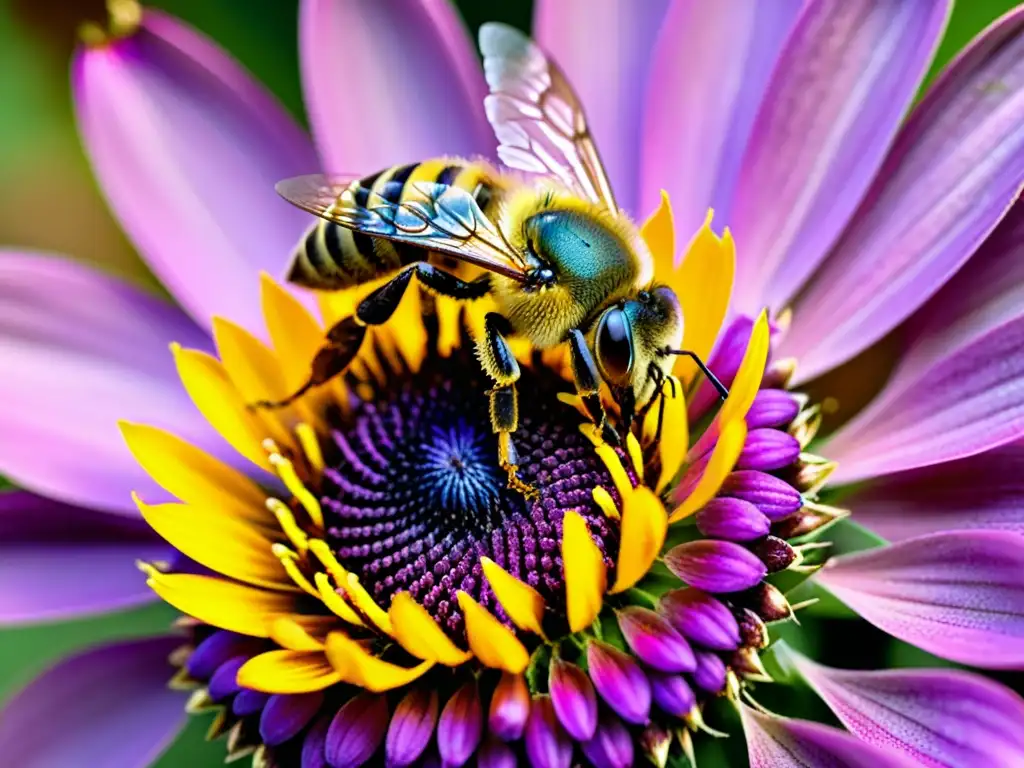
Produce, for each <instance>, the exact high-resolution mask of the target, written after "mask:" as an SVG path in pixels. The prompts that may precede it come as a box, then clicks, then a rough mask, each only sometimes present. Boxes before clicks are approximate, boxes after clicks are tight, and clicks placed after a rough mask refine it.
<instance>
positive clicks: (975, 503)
mask: <svg viewBox="0 0 1024 768" xmlns="http://www.w3.org/2000/svg"><path fill="white" fill-rule="evenodd" d="M843 504H845V505H847V506H849V507H850V508H851V509H853V510H856V514H857V522H858V523H859V524H861V525H864V526H866V527H868V528H870V529H871V530H872V531H874V532H875V533H877V534H879V535H881V536H883V537H885V538H886V539H889V540H890V541H902V540H903V539H909V538H912V537H914V536H922V535H924V534H927V533H938V532H940V531H946V530H954V529H958V528H960V529H968V528H986V529H989V530H1006V531H1015V532H1016V533H1024V443H1020V442H1018V443H1012V444H1010V445H1004V446H1002V447H1000V448H994V449H993V450H991V451H986V452H985V453H979V454H977V455H975V456H969V457H968V458H966V459H960V460H958V461H950V462H947V463H945V464H937V465H935V466H932V467H922V468H920V469H911V470H908V471H906V472H898V473H896V474H894V475H886V476H884V477H878V478H875V479H873V480H872V481H871V482H870V483H865V484H864V485H863V486H860V487H857V488H856V489H855V490H854V492H853V493H852V494H851V495H849V496H844V497H843Z"/></svg>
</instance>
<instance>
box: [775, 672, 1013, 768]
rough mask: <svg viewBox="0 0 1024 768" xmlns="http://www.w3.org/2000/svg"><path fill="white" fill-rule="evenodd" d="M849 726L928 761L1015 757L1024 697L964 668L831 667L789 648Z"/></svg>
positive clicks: (999, 761)
mask: <svg viewBox="0 0 1024 768" xmlns="http://www.w3.org/2000/svg"><path fill="white" fill-rule="evenodd" d="M790 658H791V659H792V660H793V662H794V663H795V664H796V667H797V669H798V670H799V671H800V674H801V675H802V676H803V677H804V679H805V680H807V682H808V683H810V685H811V686H812V687H813V688H814V690H815V691H817V692H818V694H819V695H820V696H821V697H822V698H823V699H824V700H825V703H826V704H828V705H829V707H830V708H831V709H832V711H833V712H835V713H836V716H837V717H838V718H839V719H840V720H841V721H842V723H843V725H845V726H846V727H847V728H848V729H849V730H851V731H852V732H853V733H855V734H856V735H857V736H859V737H860V738H861V739H863V740H864V741H866V742H867V743H868V744H873V745H874V746H877V747H880V748H883V749H895V750H898V751H899V752H901V753H903V754H904V755H906V756H907V757H908V758H911V759H913V760H915V761H917V762H918V763H921V764H922V765H928V766H936V767H939V766H960V765H993V766H995V765H1007V766H1008V765H1013V764H1014V763H1015V761H1017V760H1019V759H1020V757H1021V755H1024V731H1022V730H1021V727H1020V726H1021V723H1024V700H1022V699H1021V698H1020V697H1019V696H1018V695H1017V694H1015V693H1013V692H1011V691H1010V690H1009V689H1008V688H1004V687H1002V686H1001V685H999V684H998V683H994V682H992V681H991V680H987V679H985V678H983V677H981V676H980V675H973V674H970V673H968V672H960V671H958V670H930V669H924V670H919V669H905V670H904V669H901V670H887V671H884V672H861V671H854V670H844V669H831V668H829V667H824V666H821V665H820V664H815V663H814V662H812V661H811V660H810V659H807V658H805V657H803V656H800V655H799V654H796V653H791V654H790Z"/></svg>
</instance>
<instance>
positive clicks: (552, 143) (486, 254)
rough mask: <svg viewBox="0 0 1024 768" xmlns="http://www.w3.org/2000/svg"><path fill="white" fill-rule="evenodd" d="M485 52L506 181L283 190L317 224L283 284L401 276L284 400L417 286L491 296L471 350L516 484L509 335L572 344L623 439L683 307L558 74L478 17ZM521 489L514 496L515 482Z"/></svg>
mask: <svg viewBox="0 0 1024 768" xmlns="http://www.w3.org/2000/svg"><path fill="white" fill-rule="evenodd" d="M480 47H481V51H482V53H483V56H484V68H485V73H486V76H487V82H488V85H489V86H490V91H491V92H490V95H489V96H487V98H486V100H485V108H486V112H487V117H488V120H489V121H490V122H491V125H492V127H493V128H494V131H495V133H496V135H497V138H498V141H499V144H500V146H499V147H498V155H499V157H500V158H501V160H502V162H503V163H504V165H505V166H507V168H508V169H510V170H509V171H508V172H502V171H498V170H497V169H495V168H493V167H491V166H490V165H488V164H486V163H483V162H471V161H464V160H454V159H448V158H445V159H435V160H429V161H427V162H423V163H418V164H413V165H404V166H396V167H393V168H390V169H388V170H386V171H383V172H381V173H378V174H375V175H373V176H368V177H366V178H362V179H351V178H330V177H326V176H323V175H312V176H301V177H298V178H295V179H289V180H287V181H283V182H281V183H280V184H278V186H277V189H278V192H279V193H280V194H281V195H282V196H283V197H284V198H285V199H286V200H288V201H289V202H291V203H293V204H294V205H296V206H298V207H299V208H302V209H304V210H306V211H309V212H311V213H314V214H316V215H317V216H319V217H320V221H318V222H317V223H316V224H315V225H314V226H313V227H311V228H310V230H309V231H308V233H307V234H306V236H305V237H304V238H303V240H302V242H300V244H299V246H298V248H297V249H296V252H295V254H294V256H293V259H292V262H291V266H290V269H289V274H288V277H289V280H290V281H292V282H294V283H297V284H299V285H303V286H306V287H308V288H312V289H316V290H338V289H342V288H347V287H350V286H354V285H358V284H362V283H366V282H368V281H371V280H374V279H376V278H379V277H382V276H385V275H389V274H394V276H393V277H392V278H391V279H390V280H389V281H388V282H387V283H385V284H384V285H382V286H381V287H379V288H377V289H376V290H375V291H373V292H372V293H370V294H369V295H368V296H367V297H366V298H365V299H363V301H362V302H361V303H360V304H359V305H358V307H357V308H356V311H355V314H354V315H352V316H350V317H346V318H344V319H342V320H341V321H339V322H338V323H336V324H335V325H334V326H333V327H332V328H331V329H330V330H329V331H328V334H327V338H326V342H325V344H324V346H323V347H322V348H321V349H320V351H319V352H318V354H317V355H316V357H315V359H314V361H313V365H312V372H311V375H310V378H309V380H308V381H307V382H306V383H305V384H304V385H303V387H302V388H301V389H300V390H299V391H298V392H296V393H295V394H293V395H292V396H291V397H289V398H287V399H286V400H284V401H280V402H276V403H267V402H264V403H259V404H257V405H258V406H263V407H268V406H269V407H273V406H280V405H284V404H287V403H289V402H292V401H293V400H294V399H295V398H297V397H299V396H300V395H302V394H303V393H304V392H306V391H307V390H308V389H309V388H311V387H315V386H318V385H320V384H323V383H325V382H327V381H329V380H330V379H331V378H333V377H334V376H336V375H338V374H340V373H341V372H343V371H344V370H345V369H346V368H347V367H348V365H349V364H350V363H351V362H352V360H353V359H354V357H355V355H356V353H357V352H358V349H359V346H360V344H361V343H362V341H363V338H364V336H365V334H366V329H367V326H371V325H380V324H383V323H385V322H387V320H388V319H389V318H390V317H391V315H392V314H393V313H394V311H395V310H396V309H397V307H398V304H399V302H400V301H401V299H402V296H403V294H404V292H405V290H406V288H407V287H408V286H409V284H410V282H412V279H413V278H414V277H415V278H416V280H417V281H418V282H419V283H420V284H422V285H423V287H425V288H426V289H427V290H428V291H431V292H434V293H437V294H440V295H443V296H448V297H451V298H454V299H457V300H461V301H471V300H473V299H479V298H482V297H484V296H490V297H492V298H493V299H494V302H495V304H496V305H497V311H495V312H491V313H488V314H487V316H486V319H485V323H484V329H485V330H484V334H483V336H482V337H481V338H480V339H479V340H478V342H477V353H478V357H479V359H480V361H481V363H482V365H483V367H484V369H485V371H486V372H487V374H488V375H489V376H490V378H491V379H492V380H493V381H494V388H493V389H492V390H491V391H490V392H489V397H490V414H491V426H492V429H493V430H494V432H495V433H496V434H497V435H498V444H499V449H498V450H499V461H500V462H501V465H502V467H503V468H504V469H505V470H506V471H507V472H508V473H509V482H510V485H511V486H512V487H521V486H520V484H519V481H518V480H516V477H515V472H516V468H517V464H518V459H517V455H516V449H515V445H514V444H513V441H512V434H513V433H514V432H515V431H516V429H517V426H518V395H517V390H516V382H517V381H518V379H519V377H520V369H519V363H518V362H517V360H516V358H515V356H514V355H513V354H512V350H511V348H510V346H509V343H508V339H509V338H510V337H512V336H521V337H525V338H527V339H528V340H529V341H530V342H531V344H532V345H533V346H534V347H535V348H538V349H548V348H551V347H554V346H557V345H561V344H568V345H569V351H570V360H571V364H572V365H571V367H572V373H573V379H574V383H575V386H576V390H577V392H578V394H579V396H580V398H581V399H582V401H583V403H584V405H585V407H586V409H587V411H588V412H589V414H590V416H591V417H592V419H593V420H594V422H595V424H597V425H599V427H600V429H601V431H602V434H603V436H604V438H605V439H606V440H607V441H609V442H612V443H617V442H619V439H620V436H619V434H617V433H616V432H615V430H614V429H612V428H611V426H610V424H609V420H608V417H607V414H606V413H605V409H604V405H603V403H602V400H601V398H600V396H599V388H600V386H601V383H602V382H604V383H605V384H607V386H608V387H609V389H610V391H611V393H612V396H613V398H614V399H615V401H616V403H617V404H618V406H619V409H620V413H621V422H620V429H622V430H623V432H622V434H623V435H624V434H625V433H626V432H627V431H628V430H629V429H630V425H631V423H632V421H633V419H634V417H635V415H636V414H637V413H638V412H639V411H640V409H643V408H645V407H647V406H649V405H650V403H651V402H652V401H653V398H654V397H655V396H656V395H657V394H658V393H660V392H662V383H663V382H664V381H665V380H666V378H667V377H668V376H669V375H670V374H671V371H672V366H673V363H674V359H673V356H675V355H689V356H691V357H693V358H694V359H695V361H696V362H697V364H698V366H699V367H700V368H701V370H702V371H703V372H704V374H705V375H706V376H707V377H708V378H709V380H710V381H711V382H712V383H713V384H714V385H715V387H716V388H717V389H718V391H719V393H720V394H721V395H722V396H723V397H724V396H725V394H726V390H725V388H724V387H723V386H722V384H721V383H720V382H719V381H718V380H717V379H716V378H715V377H714V376H713V375H712V374H711V372H710V371H709V370H708V369H707V366H706V365H704V363H703V361H701V360H699V359H697V357H696V356H695V355H693V354H692V353H690V352H687V351H685V350H681V349H678V347H679V346H680V344H681V342H682V338H683V313H682V308H681V307H680V304H679V299H678V298H677V297H676V295H675V293H674V292H673V291H672V290H671V289H670V288H669V287H667V286H664V285H657V284H655V283H653V282H652V276H653V260H652V258H651V254H650V252H649V250H648V248H647V246H646V244H645V242H644V240H643V238H642V237H641V235H640V232H639V229H638V228H637V226H636V225H635V224H634V223H633V222H631V221H630V220H629V219H628V218H627V217H626V216H625V215H624V214H622V213H621V212H620V211H619V209H618V206H617V205H616V203H615V198H614V195H613V193H612V189H611V186H610V184H609V182H608V177H607V175H606V173H605V171H604V168H603V166H602V165H601V161H600V158H599V156H598V153H597V149H596V147H595V145H594V142H593V140H592V138H591V136H590V132H589V129H588V128H587V123H586V119H585V117H584V114H583V109H582V108H581V106H580V102H579V99H578V98H577V96H576V94H575V93H574V92H573V90H572V88H571V87H570V86H569V84H568V82H567V81H566V79H565V77H564V75H563V74H562V72H561V71H560V70H559V69H558V67H557V66H556V65H555V64H554V63H553V62H552V61H550V60H548V59H547V57H546V56H545V55H544V54H543V52H542V51H541V50H540V49H539V48H538V47H537V46H535V45H534V44H533V43H532V42H531V41H530V40H529V39H528V38H527V37H525V36H524V35H522V34H521V33H519V32H518V31H516V30H514V29H513V28H511V27H507V26H504V25H500V24H486V25H484V26H483V27H482V28H481V31H480ZM431 253H434V254H440V255H441V256H447V257H451V258H452V259H455V260H457V261H461V262H467V263H470V264H474V265H476V266H478V267H482V268H483V271H482V272H481V274H480V275H479V276H478V277H476V278H474V279H470V280H464V279H462V278H460V277H457V276H456V275H454V274H452V272H450V271H447V270H445V269H443V268H442V267H440V266H437V265H435V264H432V263H430V261H429V258H430V255H431ZM521 489H522V488H521Z"/></svg>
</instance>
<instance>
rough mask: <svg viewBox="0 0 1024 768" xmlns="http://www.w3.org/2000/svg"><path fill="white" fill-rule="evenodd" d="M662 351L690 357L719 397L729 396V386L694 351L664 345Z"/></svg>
mask: <svg viewBox="0 0 1024 768" xmlns="http://www.w3.org/2000/svg"><path fill="white" fill-rule="evenodd" d="M662 353H663V354H666V355H685V356H686V357H688V358H690V359H691V360H693V362H695V363H696V364H697V367H698V368H700V370H701V373H703V374H704V375H705V376H706V377H707V380H708V381H710V382H711V386H713V387H714V388H715V389H716V390H717V391H718V396H719V397H720V398H722V399H723V400H725V398H727V397H728V396H729V388H728V387H726V386H725V384H723V383H722V382H721V381H719V380H718V377H717V376H715V374H713V373H712V372H711V369H710V368H708V367H707V365H705V364H704V361H703V360H701V359H700V357H698V355H697V354H696V353H695V352H691V351H690V350H688V349H669V348H667V347H666V348H665V349H663V350H662Z"/></svg>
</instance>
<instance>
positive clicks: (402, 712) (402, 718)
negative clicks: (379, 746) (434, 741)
mask: <svg viewBox="0 0 1024 768" xmlns="http://www.w3.org/2000/svg"><path fill="white" fill-rule="evenodd" d="M437 709H438V701H437V691H428V690H426V689H424V688H414V689H413V690H411V691H409V693H407V694H406V695H405V697H404V698H403V699H402V700H401V701H400V702H399V703H398V706H397V707H395V714H394V715H392V717H391V724H390V725H389V726H388V735H387V738H386V740H385V742H384V754H385V756H386V758H387V764H388V766H389V768H405V766H407V765H412V764H413V763H415V762H416V760H418V759H419V757H420V755H422V754H423V751H424V750H425V749H426V748H427V745H428V744H429V743H430V739H431V737H432V736H433V735H434V724H435V723H437Z"/></svg>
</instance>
